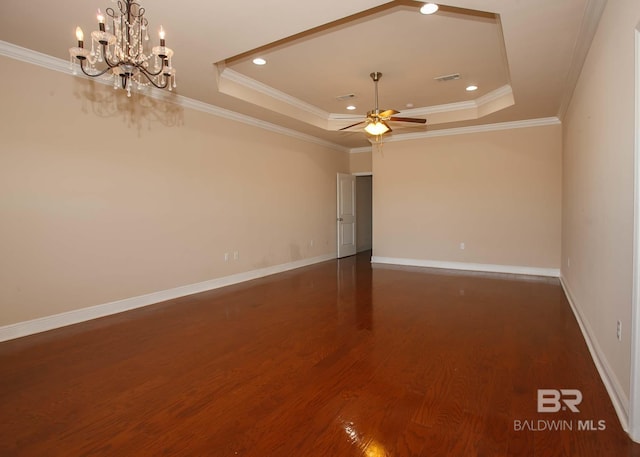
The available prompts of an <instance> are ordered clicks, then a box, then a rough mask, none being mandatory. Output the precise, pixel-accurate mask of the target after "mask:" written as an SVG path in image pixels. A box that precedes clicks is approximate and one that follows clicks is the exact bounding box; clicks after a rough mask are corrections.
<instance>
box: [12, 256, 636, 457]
mask: <svg viewBox="0 0 640 457" xmlns="http://www.w3.org/2000/svg"><path fill="white" fill-rule="evenodd" d="M538 389H578V390H580V391H581V393H582V395H583V400H582V402H581V403H580V404H579V405H578V408H579V412H578V413H574V412H571V411H570V410H569V409H567V410H566V411H562V410H561V411H559V412H557V413H537V401H538V399H537V390H538ZM569 397H570V396H569ZM569 399H570V398H569ZM0 419H1V420H2V425H1V426H0V455H2V456H47V457H48V456H65V457H69V456H119V457H121V456H132V455H135V456H145V455H149V456H159V455H170V456H216V457H217V456H232V457H233V456H245V457H249V456H251V457H258V456H260V457H265V456H283V457H291V456H296V457H304V456H367V457H382V456H385V457H386V456H388V457H411V456H430V457H432V456H461V457H468V456H536V457H552V456H553V457H555V456H572V457H573V456H580V457H590V456H594V457H596V456H597V457H618V456H640V446H638V445H634V444H632V443H631V441H630V440H629V438H628V437H627V435H626V434H625V433H624V432H623V430H622V429H621V427H620V424H619V422H618V419H617V416H616V414H615V412H614V409H613V407H612V405H611V401H610V400H609V397H608V395H607V393H606V391H605V388H604V386H603V384H602V382H601V381H600V378H599V377H598V373H597V371H596V368H595V366H594V364H593V361H592V360H591V357H590V355H589V352H588V349H587V347H586V344H585V342H584V340H583V338H582V335H581V333H580V330H579V328H578V325H577V323H576V321H575V319H574V316H573V314H572V312H571V310H570V307H569V305H568V303H567V301H566V299H565V297H564V295H563V292H562V290H561V288H560V286H559V284H558V282H557V280H551V279H532V278H516V277H510V276H497V275H480V274H469V273H446V272H437V271H429V270H420V269H406V268H404V269H403V268H390V267H374V268H372V267H371V265H370V263H369V258H368V257H367V256H362V255H359V256H357V257H352V258H347V259H343V260H340V261H330V262H325V263H322V264H318V265H314V266H311V267H307V268H303V269H299V270H296V271H291V272H287V273H283V274H279V275H275V276H271V277H268V278H264V279H260V280H256V281H251V282H248V283H245V284H242V285H237V286H232V287H228V288H225V289H219V290H215V291H211V292H206V293H202V294H198V295H193V296H190V297H185V298H181V299H177V300H173V301H170V302H166V303H162V304H158V305H155V306H151V307H147V308H143V309H139V310H135V311H132V312H128V313H123V314H119V315H115V316H111V317H108V318H103V319H98V320H95V321H91V322H87V323H83V324H79V325H75V326H71V327H67V328H63V329H58V330H55V331H51V332H47V333H42V334H38V335H33V336H30V337H26V338H21V339H18V340H13V341H8V342H4V343H1V344H0ZM601 421H604V422H601ZM554 424H555V425H554ZM527 425H528V426H527ZM602 425H604V427H605V428H604V429H602V430H597V429H598V428H599V427H600V428H602ZM569 426H571V427H572V430H570V429H568V427H569ZM552 427H555V428H560V429H561V430H548V429H549V428H552ZM579 427H580V428H588V429H589V430H578V428H579ZM591 428H593V429H595V430H591ZM545 429H546V430H545Z"/></svg>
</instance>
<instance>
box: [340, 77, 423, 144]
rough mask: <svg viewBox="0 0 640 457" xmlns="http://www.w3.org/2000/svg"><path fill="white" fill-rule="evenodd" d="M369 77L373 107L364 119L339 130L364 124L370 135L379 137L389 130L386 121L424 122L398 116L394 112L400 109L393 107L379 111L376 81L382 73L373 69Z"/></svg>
mask: <svg viewBox="0 0 640 457" xmlns="http://www.w3.org/2000/svg"><path fill="white" fill-rule="evenodd" d="M369 76H371V79H372V80H373V84H374V85H375V108H374V109H373V110H372V111H369V112H368V113H367V117H366V118H365V120H364V121H360V122H356V123H355V124H351V125H348V126H346V127H343V128H341V129H340V130H347V129H350V128H352V127H356V126H358V125H360V124H365V127H364V130H365V132H367V133H368V134H370V135H374V136H376V137H380V136H382V135H384V134H385V133H387V132H391V131H392V130H391V127H389V124H388V122H389V121H391V122H413V123H415V124H426V122H427V120H426V119H418V118H415V117H398V116H394V115H395V114H400V111H396V110H394V109H388V110H384V111H380V109H379V108H378V81H380V78H381V77H382V73H380V72H378V71H375V72H373V73H371V74H370V75H369Z"/></svg>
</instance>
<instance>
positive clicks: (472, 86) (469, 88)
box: [467, 84, 478, 92]
mask: <svg viewBox="0 0 640 457" xmlns="http://www.w3.org/2000/svg"><path fill="white" fill-rule="evenodd" d="M474 90H478V86H476V85H474V84H472V85H470V86H467V92H473V91H474Z"/></svg>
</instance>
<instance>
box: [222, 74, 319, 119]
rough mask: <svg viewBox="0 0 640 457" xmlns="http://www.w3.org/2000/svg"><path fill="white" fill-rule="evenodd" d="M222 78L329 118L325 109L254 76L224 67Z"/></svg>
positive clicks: (315, 114)
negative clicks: (250, 76)
mask: <svg viewBox="0 0 640 457" xmlns="http://www.w3.org/2000/svg"><path fill="white" fill-rule="evenodd" d="M220 78H221V79H226V80H228V81H231V82H234V83H236V84H240V85H241V86H244V87H246V88H248V89H251V90H253V91H256V92H259V93H261V94H264V95H266V96H267V97H271V98H273V99H276V100H278V101H281V102H283V103H286V104H288V105H291V106H293V107H294V108H297V109H300V110H302V111H306V112H307V113H309V114H311V115H313V116H318V117H320V118H323V119H329V116H330V113H329V112H327V111H324V110H323V109H320V108H318V107H317V106H315V105H312V104H311V103H307V102H304V101H302V100H300V99H299V98H296V97H293V96H291V95H289V94H286V93H284V92H282V91H279V90H278V89H275V88H273V87H271V86H269V85H267V84H264V83H261V82H260V81H256V80H255V79H253V78H249V77H248V76H245V75H243V74H242V73H239V72H237V71H235V70H232V69H230V68H226V67H225V68H224V69H223V70H222V71H221V72H220Z"/></svg>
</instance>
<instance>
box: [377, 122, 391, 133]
mask: <svg viewBox="0 0 640 457" xmlns="http://www.w3.org/2000/svg"><path fill="white" fill-rule="evenodd" d="M380 122H382V123H383V124H384V125H386V126H387V128H388V129H389V130H388V131H386V132H384V133H391V132H393V129H392V128H391V126H390V125H389V124H387V123H386V122H385V121H380Z"/></svg>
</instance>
